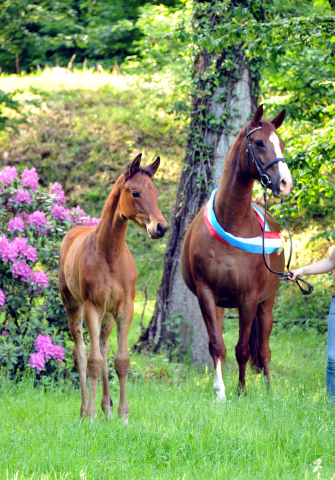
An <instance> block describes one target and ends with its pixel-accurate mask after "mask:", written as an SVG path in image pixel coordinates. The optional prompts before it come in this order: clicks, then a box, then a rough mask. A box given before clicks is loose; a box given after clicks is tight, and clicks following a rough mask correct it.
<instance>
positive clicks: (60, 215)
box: [51, 204, 100, 227]
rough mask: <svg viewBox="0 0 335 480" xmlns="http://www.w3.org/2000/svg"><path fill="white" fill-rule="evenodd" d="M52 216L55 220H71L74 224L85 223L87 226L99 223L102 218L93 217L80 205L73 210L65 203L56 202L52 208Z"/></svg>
mask: <svg viewBox="0 0 335 480" xmlns="http://www.w3.org/2000/svg"><path fill="white" fill-rule="evenodd" d="M51 216H52V218H54V219H55V220H61V221H63V220H65V219H66V218H67V219H68V220H71V222H72V225H73V226H75V225H85V226H86V227H91V226H95V225H98V223H99V221H100V218H96V217H91V215H86V213H85V212H84V210H82V209H81V208H80V207H74V208H72V210H70V209H69V208H65V207H64V206H63V205H57V204H54V205H53V207H52V209H51Z"/></svg>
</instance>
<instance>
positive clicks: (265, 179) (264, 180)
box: [260, 173, 272, 188]
mask: <svg viewBox="0 0 335 480" xmlns="http://www.w3.org/2000/svg"><path fill="white" fill-rule="evenodd" d="M260 180H261V185H262V187H264V188H266V187H268V186H269V185H271V183H272V182H271V180H270V179H269V177H268V176H267V175H266V174H265V173H261V178H260Z"/></svg>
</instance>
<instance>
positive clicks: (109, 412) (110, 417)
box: [104, 410, 114, 421]
mask: <svg viewBox="0 0 335 480" xmlns="http://www.w3.org/2000/svg"><path fill="white" fill-rule="evenodd" d="M104 414H105V418H106V420H109V421H112V420H113V418H114V415H113V410H107V411H105V412H104Z"/></svg>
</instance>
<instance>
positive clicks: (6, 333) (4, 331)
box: [1, 330, 9, 336]
mask: <svg viewBox="0 0 335 480" xmlns="http://www.w3.org/2000/svg"><path fill="white" fill-rule="evenodd" d="M8 334H9V332H7V330H2V334H1V335H3V336H5V335H8Z"/></svg>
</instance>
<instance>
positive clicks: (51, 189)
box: [48, 182, 66, 203]
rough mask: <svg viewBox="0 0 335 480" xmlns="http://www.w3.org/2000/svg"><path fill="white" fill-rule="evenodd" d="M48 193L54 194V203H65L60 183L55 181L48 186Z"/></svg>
mask: <svg viewBox="0 0 335 480" xmlns="http://www.w3.org/2000/svg"><path fill="white" fill-rule="evenodd" d="M48 193H49V194H50V195H56V197H57V200H56V203H66V198H65V193H64V190H63V187H62V185H61V184H60V183H58V182H55V183H54V184H53V185H51V186H50V187H49V188H48Z"/></svg>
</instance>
